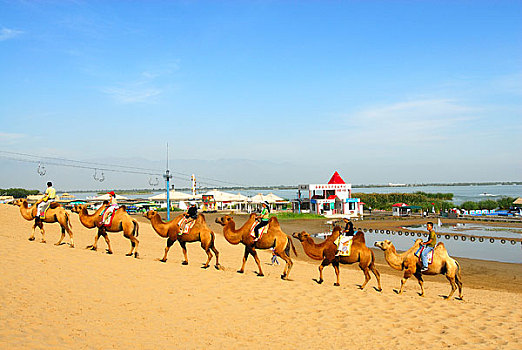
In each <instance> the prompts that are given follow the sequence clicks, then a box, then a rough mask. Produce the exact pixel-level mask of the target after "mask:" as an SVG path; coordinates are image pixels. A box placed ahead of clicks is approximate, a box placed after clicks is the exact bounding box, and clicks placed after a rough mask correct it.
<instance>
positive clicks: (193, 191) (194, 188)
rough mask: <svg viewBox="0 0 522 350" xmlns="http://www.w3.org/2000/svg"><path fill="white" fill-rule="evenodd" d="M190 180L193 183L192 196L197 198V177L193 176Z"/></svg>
mask: <svg viewBox="0 0 522 350" xmlns="http://www.w3.org/2000/svg"><path fill="white" fill-rule="evenodd" d="M190 180H191V182H192V195H193V196H195V195H196V175H194V174H192V176H191V177H190Z"/></svg>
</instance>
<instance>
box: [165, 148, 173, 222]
mask: <svg viewBox="0 0 522 350" xmlns="http://www.w3.org/2000/svg"><path fill="white" fill-rule="evenodd" d="M163 177H164V178H165V180H167V221H170V179H172V175H171V174H170V170H169V143H168V142H167V170H166V171H165V175H163Z"/></svg>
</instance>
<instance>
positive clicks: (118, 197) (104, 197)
mask: <svg viewBox="0 0 522 350" xmlns="http://www.w3.org/2000/svg"><path fill="white" fill-rule="evenodd" d="M88 199H90V200H92V201H108V200H109V199H110V196H109V194H108V193H105V194H104V195H101V196H98V197H92V198H88ZM118 199H121V200H126V199H129V198H127V197H125V196H121V195H119V194H116V200H118Z"/></svg>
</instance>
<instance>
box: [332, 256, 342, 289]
mask: <svg viewBox="0 0 522 350" xmlns="http://www.w3.org/2000/svg"><path fill="white" fill-rule="evenodd" d="M332 266H333V268H334V271H335V276H336V277H337V282H335V283H334V286H336V287H339V286H340V285H341V281H340V276H339V262H333V263H332Z"/></svg>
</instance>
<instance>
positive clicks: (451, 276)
mask: <svg viewBox="0 0 522 350" xmlns="http://www.w3.org/2000/svg"><path fill="white" fill-rule="evenodd" d="M421 242H422V240H421V239H420V238H419V239H417V240H416V241H415V243H414V244H413V246H412V247H411V248H410V249H408V250H407V251H405V252H404V253H402V254H397V251H396V250H395V247H394V246H393V243H392V242H390V241H389V240H385V241H381V242H375V246H376V247H379V248H381V249H382V250H383V251H384V257H385V259H386V262H387V263H388V265H390V267H392V268H394V269H395V270H399V271H402V270H404V276H403V277H402V279H401V288H400V289H399V292H398V294H401V293H402V291H403V289H404V285H405V284H406V281H407V280H408V278H410V277H411V276H412V275H413V276H415V278H417V280H418V281H419V285H420V288H421V293H420V294H419V295H420V296H424V286H423V284H424V281H423V279H422V275H423V274H425V275H439V274H440V275H446V278H447V279H448V281H449V283H450V284H451V292H450V294H449V295H448V296H447V297H446V299H448V300H449V299H450V298H451V297H452V295H453V293H455V290H456V289H457V287H458V288H459V299H461V300H462V277H461V275H460V272H461V267H460V264H459V263H458V262H457V260H455V259H452V258H451V257H450V256H449V255H448V252H447V251H446V247H445V246H444V243H442V242H440V243H439V244H437V246H436V247H435V249H434V251H433V263H432V264H431V265H430V266H429V267H428V270H427V271H424V272H421V267H422V263H421V262H420V261H419V258H418V257H416V256H415V252H416V251H417V249H418V248H419V246H420V243H421Z"/></svg>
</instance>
